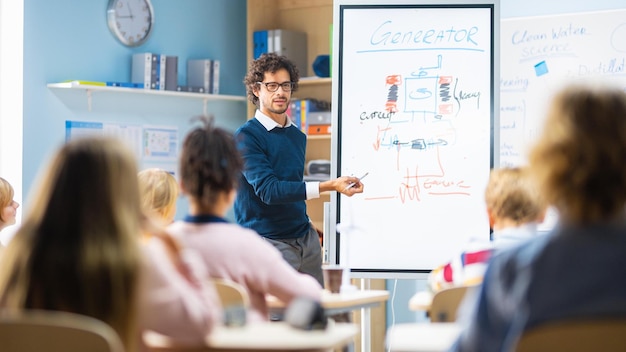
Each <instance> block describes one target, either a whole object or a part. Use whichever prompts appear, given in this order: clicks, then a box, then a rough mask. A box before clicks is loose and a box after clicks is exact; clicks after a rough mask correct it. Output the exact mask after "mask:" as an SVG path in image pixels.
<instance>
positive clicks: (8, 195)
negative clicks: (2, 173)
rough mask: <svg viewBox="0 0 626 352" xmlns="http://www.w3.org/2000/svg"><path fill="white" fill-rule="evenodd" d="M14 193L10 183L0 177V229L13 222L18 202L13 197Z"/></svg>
mask: <svg viewBox="0 0 626 352" xmlns="http://www.w3.org/2000/svg"><path fill="white" fill-rule="evenodd" d="M14 195H15V193H14V191H13V187H12V186H11V184H10V183H9V182H8V181H7V180H5V179H3V178H2V177H0V231H2V229H4V228H5V227H7V226H10V225H14V224H15V221H16V220H15V216H16V214H17V208H19V206H20V204H19V203H18V202H16V201H15V200H14V199H13V196H14Z"/></svg>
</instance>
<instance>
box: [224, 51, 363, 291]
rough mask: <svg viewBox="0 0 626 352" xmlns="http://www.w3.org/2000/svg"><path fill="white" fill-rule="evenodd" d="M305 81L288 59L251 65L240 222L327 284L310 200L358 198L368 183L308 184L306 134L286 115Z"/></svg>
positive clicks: (241, 138) (242, 139) (264, 58)
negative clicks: (328, 195)
mask: <svg viewBox="0 0 626 352" xmlns="http://www.w3.org/2000/svg"><path fill="white" fill-rule="evenodd" d="M299 78H300V76H299V74H298V70H297V68H296V67H295V66H294V64H293V63H292V62H291V61H289V60H288V59H287V58H286V57H284V56H279V55H276V54H273V53H269V54H264V55H261V56H260V57H259V58H258V59H257V60H255V61H253V62H252V63H251V64H250V68H249V71H248V73H247V75H246V77H245V79H244V84H245V85H246V90H247V93H248V99H249V100H250V102H252V103H253V104H254V105H256V107H257V110H256V113H255V115H254V118H252V119H250V120H248V121H247V122H246V123H245V124H244V125H243V126H241V127H240V128H239V129H238V130H237V131H236V137H237V140H238V143H239V150H240V151H241V154H242V156H243V159H244V161H245V168H244V171H243V174H242V176H243V177H242V179H241V184H240V186H239V191H238V193H237V199H236V200H235V209H234V210H235V218H236V220H237V223H239V224H240V225H241V226H243V227H247V228H250V229H253V230H255V231H256V232H257V233H258V234H260V235H261V236H263V237H264V238H265V239H266V240H267V241H268V242H269V243H271V244H272V245H274V246H275V247H276V248H278V250H280V252H281V253H282V255H283V258H284V259H285V260H286V261H287V262H288V263H289V264H290V265H291V266H293V267H294V268H295V269H296V270H298V271H300V272H303V273H307V274H310V275H312V276H313V277H314V278H315V279H317V281H318V282H319V283H320V284H323V278H322V269H321V266H322V255H321V246H320V241H319V235H318V231H317V229H316V228H315V227H314V226H313V224H312V223H311V222H310V220H309V217H308V215H307V213H306V203H305V201H306V200H307V199H312V198H318V197H319V196H320V193H321V192H328V191H337V192H341V193H342V194H344V195H346V196H352V195H354V194H356V193H362V192H363V184H362V183H361V182H360V181H359V179H358V178H357V177H347V176H343V177H339V178H337V179H332V180H329V181H324V182H304V181H303V177H304V162H305V151H306V141H307V139H306V135H305V134H304V133H302V132H301V131H300V130H299V129H298V127H296V126H295V125H294V124H293V123H292V122H291V119H290V118H289V116H287V114H286V113H285V112H286V111H287V107H288V106H289V103H290V100H291V94H292V92H294V91H296V90H297V88H298V80H299ZM350 184H354V186H352V187H348V186H349V185H350Z"/></svg>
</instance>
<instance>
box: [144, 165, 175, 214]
mask: <svg viewBox="0 0 626 352" xmlns="http://www.w3.org/2000/svg"><path fill="white" fill-rule="evenodd" d="M137 178H138V180H139V193H140V195H141V207H142V209H143V212H144V214H147V215H149V216H151V217H153V219H155V220H157V221H158V222H159V223H161V224H163V225H164V226H167V225H169V224H171V223H172V222H174V216H176V200H177V199H178V182H177V181H176V178H174V176H173V175H172V174H170V173H169V172H167V171H165V170H162V169H159V168H151V169H146V170H142V171H140V172H139V174H138V175H137Z"/></svg>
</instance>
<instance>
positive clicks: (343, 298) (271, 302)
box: [266, 290, 389, 310]
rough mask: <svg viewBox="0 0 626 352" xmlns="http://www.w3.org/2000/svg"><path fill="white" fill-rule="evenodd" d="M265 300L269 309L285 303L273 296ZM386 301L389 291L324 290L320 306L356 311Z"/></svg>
mask: <svg viewBox="0 0 626 352" xmlns="http://www.w3.org/2000/svg"><path fill="white" fill-rule="evenodd" d="M266 299H267V304H268V306H269V307H270V308H285V303H284V302H282V301H281V300H279V299H278V298H276V297H274V296H267V298H266ZM387 299H389V291H386V290H354V291H348V292H341V293H330V292H328V291H326V290H324V292H323V293H322V300H321V304H322V307H324V309H326V310H335V309H358V308H364V307H369V306H372V305H377V304H380V303H382V302H385V301H386V300H387Z"/></svg>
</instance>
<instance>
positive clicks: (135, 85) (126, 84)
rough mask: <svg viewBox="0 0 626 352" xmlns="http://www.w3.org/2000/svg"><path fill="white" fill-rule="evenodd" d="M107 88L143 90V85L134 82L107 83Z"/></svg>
mask: <svg viewBox="0 0 626 352" xmlns="http://www.w3.org/2000/svg"><path fill="white" fill-rule="evenodd" d="M106 85H107V87H124V88H143V83H133V82H110V81H107V82H106Z"/></svg>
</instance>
